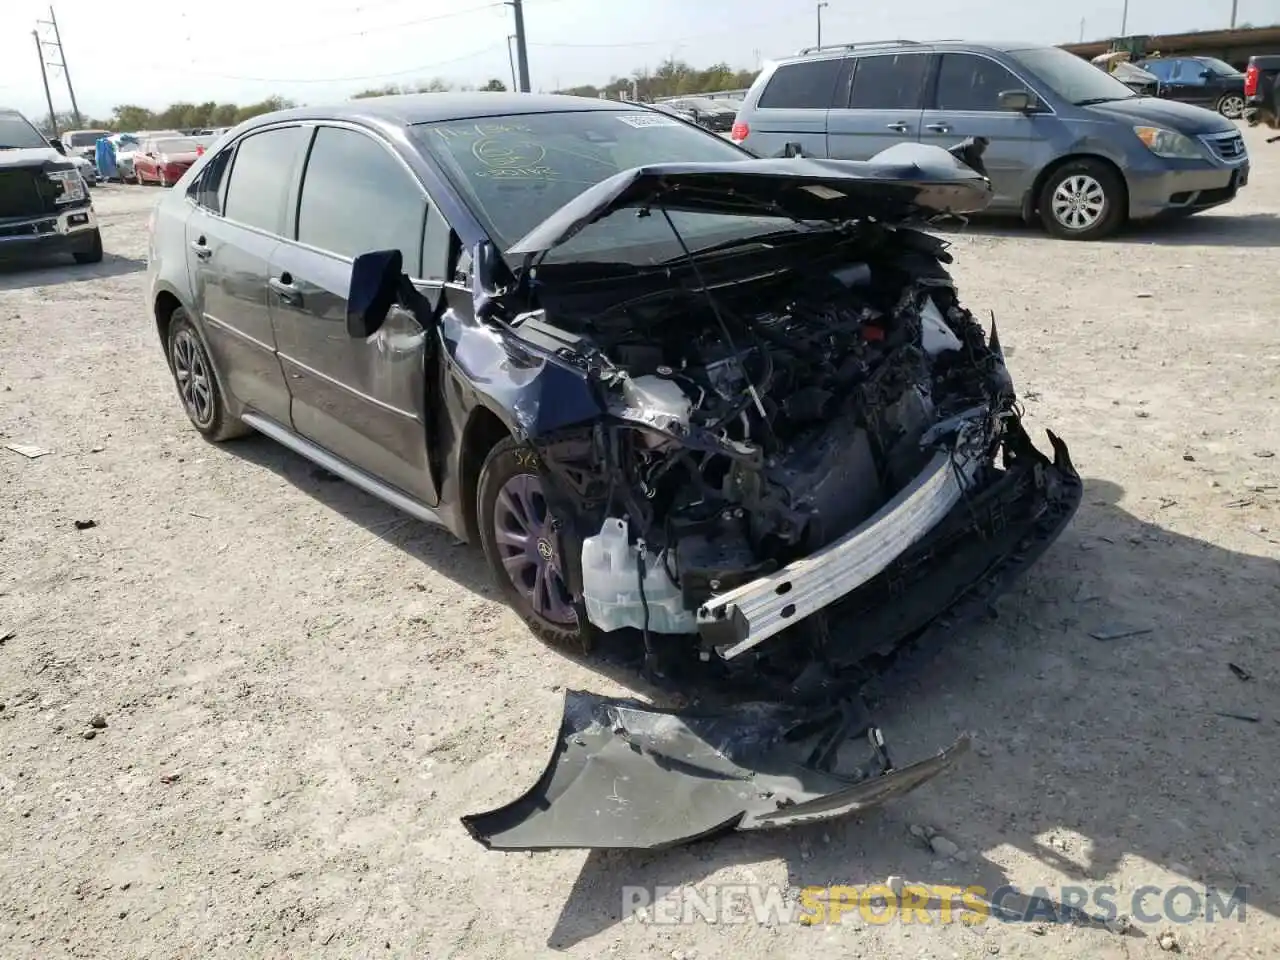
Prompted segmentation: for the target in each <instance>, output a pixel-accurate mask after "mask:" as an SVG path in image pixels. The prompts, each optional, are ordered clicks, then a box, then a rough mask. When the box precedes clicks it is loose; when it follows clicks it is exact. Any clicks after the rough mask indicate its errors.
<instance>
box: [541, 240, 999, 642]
mask: <svg viewBox="0 0 1280 960" xmlns="http://www.w3.org/2000/svg"><path fill="white" fill-rule="evenodd" d="M947 262H950V256H949V255H948V254H947V253H946V251H945V248H944V244H943V242H942V241H939V240H937V239H935V238H933V237H930V236H928V235H926V234H923V233H920V232H917V231H914V230H911V229H906V228H897V229H891V228H886V227H883V226H879V225H876V224H868V225H864V226H863V227H862V228H859V229H855V230H854V231H852V232H851V233H850V234H848V235H846V236H844V237H843V238H840V239H838V240H837V241H836V242H834V243H831V244H829V245H828V246H827V248H826V252H825V254H824V255H823V256H821V257H816V258H814V259H812V260H810V261H808V262H806V263H804V264H803V265H802V266H799V267H788V268H784V269H777V270H768V271H765V272H764V273H763V274H762V275H760V276H756V277H754V278H752V279H749V280H746V281H741V280H740V281H738V282H734V283H725V284H723V285H722V286H720V287H719V288H714V287H710V286H709V288H708V289H706V290H702V289H697V288H694V287H684V288H680V287H677V288H674V289H673V288H671V287H668V288H666V289H664V290H663V291H661V292H660V293H659V294H656V295H649V296H645V297H638V298H635V299H634V300H632V301H630V302H624V303H621V304H618V305H617V306H615V307H614V308H612V309H611V310H609V311H607V312H606V313H605V314H604V315H596V316H592V317H591V318H589V321H587V320H584V321H583V322H582V324H581V326H580V327H579V328H578V329H575V327H576V326H577V324H576V323H575V321H574V319H573V318H572V317H571V316H566V315H565V313H563V312H562V313H560V314H558V315H557V321H556V327H557V328H559V330H561V331H567V332H568V333H569V334H570V335H571V336H580V337H581V339H578V340H574V341H573V345H572V346H561V348H560V355H561V356H562V357H565V358H566V359H572V360H574V361H575V362H577V363H580V364H584V365H586V366H587V367H588V368H589V369H591V370H592V371H593V372H594V373H595V374H596V375H597V376H598V378H599V381H600V382H601V383H602V384H603V385H604V389H605V390H606V391H607V395H608V410H609V413H610V414H611V415H612V418H613V423H612V425H611V426H609V427H606V428H603V429H601V428H599V427H598V428H597V429H595V430H594V431H592V433H591V435H590V436H580V437H578V438H576V439H575V441H570V442H568V443H564V442H562V443H561V444H560V445H559V449H556V450H554V451H549V453H551V454H552V455H551V456H548V457H547V458H546V462H547V463H548V465H549V467H550V469H552V470H558V471H560V472H561V473H562V476H563V478H564V479H566V480H568V481H571V482H570V483H567V484H564V487H565V488H566V489H570V488H571V489H574V490H575V494H576V495H575V497H574V500H575V502H574V503H572V504H566V505H565V506H566V509H564V511H563V512H562V514H561V515H562V516H571V517H574V518H575V519H576V523H577V526H578V529H577V531H576V533H577V536H578V537H579V539H580V541H581V543H582V549H581V556H582V574H581V576H582V579H581V591H582V600H583V603H584V606H585V609H586V612H587V616H588V617H589V618H590V620H591V621H592V623H594V624H595V625H596V626H597V627H599V628H600V629H602V630H605V631H610V630H616V629H619V628H623V627H634V628H637V629H644V630H649V631H653V632H655V633H677V634H678V633H693V632H695V631H696V630H697V627H698V618H697V611H698V610H699V609H700V608H701V607H702V606H703V604H704V603H705V602H706V601H707V600H708V598H710V597H712V596H713V595H714V594H716V593H719V592H722V591H725V590H729V589H732V588H733V587H736V586H739V585H741V584H744V583H747V582H749V581H751V580H754V579H756V578H758V577H761V576H763V575H765V574H768V573H771V572H773V571H775V570H778V569H780V568H782V567H784V566H785V565H787V564H788V563H791V562H792V561H795V560H797V559H799V558H801V557H804V556H807V555H809V554H812V553H813V552H814V551H815V550H818V549H819V548H822V547H824V546H826V545H828V544H830V543H832V542H833V541H834V540H836V539H837V538H839V537H841V536H843V535H844V534H846V533H848V532H849V531H851V530H853V529H854V528H855V527H856V526H857V525H858V524H860V523H862V522H864V521H866V520H867V519H868V518H869V517H871V516H872V515H873V514H875V513H876V511H877V510H879V509H880V508H881V507H882V506H883V505H884V504H885V503H886V501H887V500H888V499H890V498H891V497H893V496H894V494H895V493H897V492H898V491H900V490H902V489H903V488H904V486H906V485H907V484H908V483H909V482H910V481H911V480H912V479H913V478H914V477H916V476H917V475H918V474H919V473H920V471H921V470H922V469H923V468H924V467H925V466H926V464H927V463H928V462H929V459H930V457H931V455H932V451H931V446H930V443H928V442H926V441H928V440H930V439H931V437H932V435H933V434H934V433H936V431H935V430H934V428H935V426H936V425H938V424H939V423H944V424H945V423H946V422H947V421H948V420H950V419H952V418H955V417H958V416H961V415H963V414H966V413H972V412H973V411H975V410H980V411H982V417H983V418H984V419H985V420H986V421H988V423H989V425H990V430H989V431H988V433H987V436H986V440H987V441H988V446H989V449H988V450H987V451H985V452H986V453H987V454H988V455H994V452H995V444H996V442H997V440H998V435H999V422H1000V420H1001V418H1002V417H1004V416H1005V415H1007V414H1009V413H1010V411H1011V410H1012V407H1013V403H1014V395H1013V392H1012V386H1011V381H1010V379H1009V376H1008V374H1007V372H1006V370H1005V367H1004V362H1003V359H1002V357H1001V356H1000V354H999V348H998V344H995V345H993V344H991V343H989V342H988V339H987V336H986V334H985V333H984V332H983V330H982V328H981V327H980V325H979V324H978V323H977V322H976V321H975V320H974V318H973V317H972V316H971V314H970V313H969V312H968V311H967V310H965V309H964V308H963V307H962V306H961V305H960V303H959V301H958V299H957V296H956V291H955V288H954V286H953V285H952V283H951V280H950V278H949V276H948V274H947V272H946V270H945V268H944V267H943V264H944V263H947ZM541 322H542V321H540V320H533V321H532V323H533V325H534V326H535V327H536V326H537V325H539V324H540V323H541ZM531 331H532V328H531V330H530V331H524V330H522V333H523V332H531ZM575 443H576V445H577V447H578V450H577V454H576V455H574V454H573V453H572V452H571V450H570V449H569V448H570V447H572V446H574V445H575ZM602 468H603V469H602Z"/></svg>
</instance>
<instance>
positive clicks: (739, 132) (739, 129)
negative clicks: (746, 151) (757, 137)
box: [729, 123, 751, 143]
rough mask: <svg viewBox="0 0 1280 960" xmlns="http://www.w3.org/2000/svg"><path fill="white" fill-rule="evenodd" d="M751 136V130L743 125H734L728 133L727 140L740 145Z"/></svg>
mask: <svg viewBox="0 0 1280 960" xmlns="http://www.w3.org/2000/svg"><path fill="white" fill-rule="evenodd" d="M750 135H751V128H750V127H749V126H747V125H746V124H745V123H734V125H733V129H732V130H731V131H729V139H730V140H732V141H733V142H734V143H741V142H742V141H743V140H745V139H747V137H749V136H750Z"/></svg>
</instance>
